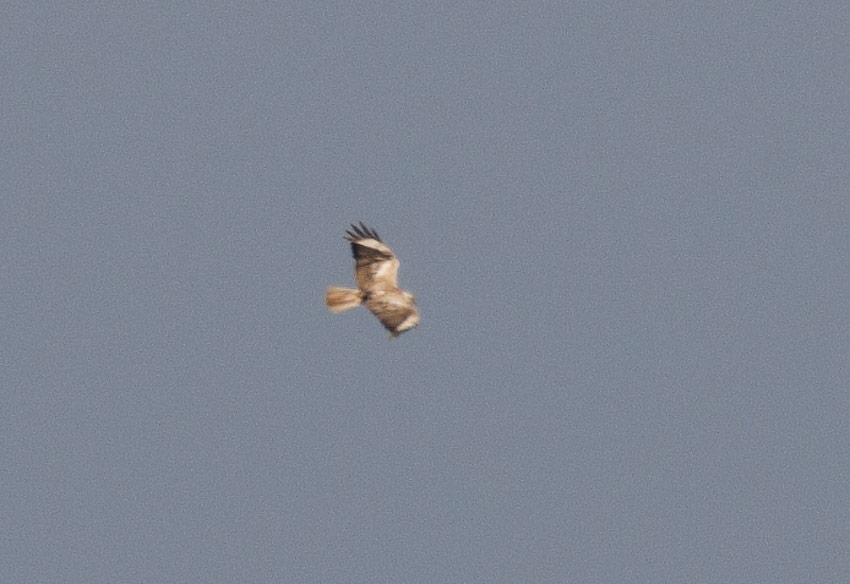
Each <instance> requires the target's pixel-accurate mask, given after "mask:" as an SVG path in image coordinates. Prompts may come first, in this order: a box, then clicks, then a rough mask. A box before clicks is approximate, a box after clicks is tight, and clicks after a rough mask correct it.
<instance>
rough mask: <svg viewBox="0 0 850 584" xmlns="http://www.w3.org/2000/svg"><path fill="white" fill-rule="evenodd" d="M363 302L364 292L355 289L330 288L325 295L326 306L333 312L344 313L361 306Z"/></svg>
mask: <svg viewBox="0 0 850 584" xmlns="http://www.w3.org/2000/svg"><path fill="white" fill-rule="evenodd" d="M361 302H363V292H361V291H360V290H356V289H354V288H343V287H341V286H328V291H327V292H326V293H325V304H326V305H327V307H328V308H329V309H330V311H331V312H344V311H346V310H349V309H351V308H355V307H357V306H360V303H361Z"/></svg>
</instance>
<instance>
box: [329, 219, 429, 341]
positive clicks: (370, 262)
mask: <svg viewBox="0 0 850 584" xmlns="http://www.w3.org/2000/svg"><path fill="white" fill-rule="evenodd" d="M345 233H346V234H347V235H346V236H345V239H347V240H348V241H349V242H350V243H351V252H352V254H353V255H354V279H355V281H356V282H357V288H342V287H340V286H328V290H327V292H326V293H325V304H326V305H327V307H328V308H329V309H330V310H331V312H344V311H346V310H349V309H351V308H355V307H357V306H360V305H361V304H363V305H365V306H366V308H368V309H369V311H370V312H371V313H372V314H374V315H375V316H376V317H378V320H379V321H381V324H382V325H384V327H385V328H386V329H387V330H388V331H390V337H397V336H398V335H400V334H401V333H403V332H404V331H407V330H410V329H412V328H413V327H415V326H416V325H417V324H419V310H417V308H416V298H414V296H413V294H411V293H410V292H407V291H406V290H401V289H400V288H399V287H398V265H399V261H398V258H396V257H395V254H394V253H393V252H392V250H391V249H390V248H389V247H387V246H386V245H385V244H384V242H383V241H382V240H381V238H380V237H379V236H378V233H377V232H376V231H375V230H374V229H369V228H368V227H366V226H365V225H364V224H363V222H362V221H361V222H360V227H358V226H356V225H354V224H352V225H351V231H346V232H345Z"/></svg>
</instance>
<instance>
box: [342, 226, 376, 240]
mask: <svg viewBox="0 0 850 584" xmlns="http://www.w3.org/2000/svg"><path fill="white" fill-rule="evenodd" d="M345 232H346V233H347V234H348V237H346V239H347V240H349V241H352V242H353V241H357V240H359V239H376V240H378V241H381V238H380V236H379V235H378V232H377V231H375V230H374V229H369V228H368V227H366V225H365V224H364V223H363V222H362V221H361V222H360V226H359V227H358V226H357V225H355V224H354V223H352V224H351V230H350V231H349V230H346V231H345Z"/></svg>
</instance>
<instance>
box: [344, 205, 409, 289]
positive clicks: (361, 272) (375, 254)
mask: <svg viewBox="0 0 850 584" xmlns="http://www.w3.org/2000/svg"><path fill="white" fill-rule="evenodd" d="M346 233H347V234H348V235H347V237H346V239H347V240H348V241H349V242H351V253H352V255H354V278H355V280H356V281H357V286H358V287H359V288H360V289H361V290H362V291H363V292H365V293H367V294H368V293H370V292H374V291H379V290H385V291H389V290H398V264H399V262H398V258H396V257H395V254H394V253H393V251H392V250H391V249H390V248H389V247H387V246H386V244H384V242H383V241H381V238H380V236H379V235H378V232H377V231H375V230H374V229H369V228H368V227H366V226H365V225H364V224H363V222H362V221H361V222H360V226H359V227H358V226H356V225H352V226H351V231H346Z"/></svg>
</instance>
